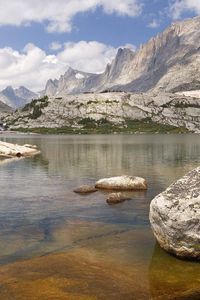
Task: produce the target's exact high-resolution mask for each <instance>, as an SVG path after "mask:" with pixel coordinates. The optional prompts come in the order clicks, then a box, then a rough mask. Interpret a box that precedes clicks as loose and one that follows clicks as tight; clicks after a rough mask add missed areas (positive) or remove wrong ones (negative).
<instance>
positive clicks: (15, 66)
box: [0, 41, 134, 91]
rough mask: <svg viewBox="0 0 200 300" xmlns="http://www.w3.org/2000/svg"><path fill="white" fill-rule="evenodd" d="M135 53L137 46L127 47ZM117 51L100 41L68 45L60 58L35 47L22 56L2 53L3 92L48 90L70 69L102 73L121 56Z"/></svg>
mask: <svg viewBox="0 0 200 300" xmlns="http://www.w3.org/2000/svg"><path fill="white" fill-rule="evenodd" d="M126 46H128V47H129V48H132V49H134V46H133V45H130V44H128V45H126ZM117 50H118V49H117V48H114V47H112V46H108V45H105V44H102V43H99V42H96V41H91V42H86V41H80V42H78V43H66V44H65V45H64V48H63V50H61V51H60V52H58V53H57V55H48V54H47V53H45V51H43V50H42V49H40V48H39V47H36V46H35V45H33V44H28V45H26V46H25V48H24V49H23V51H22V52H19V51H15V50H14V49H12V48H2V49H0V69H1V72H0V90H1V89H3V88H5V87H6V86H8V85H12V86H13V87H18V86H20V85H24V86H26V87H28V88H30V89H33V90H35V91H38V90H41V89H43V88H44V86H45V83H46V81H47V80H48V79H49V78H52V79H54V78H59V77H60V75H61V74H64V72H65V71H66V70H67V68H68V67H69V66H70V67H72V68H75V69H78V70H80V71H85V72H92V73H93V72H94V73H97V72H102V71H104V69H105V67H106V64H107V63H110V62H111V61H112V59H113V58H114V57H115V55H116V53H117Z"/></svg>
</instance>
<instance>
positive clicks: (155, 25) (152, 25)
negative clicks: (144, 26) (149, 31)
mask: <svg viewBox="0 0 200 300" xmlns="http://www.w3.org/2000/svg"><path fill="white" fill-rule="evenodd" d="M159 26H160V22H159V20H156V19H154V20H152V21H151V22H150V23H149V24H148V27H149V28H158V27H159Z"/></svg>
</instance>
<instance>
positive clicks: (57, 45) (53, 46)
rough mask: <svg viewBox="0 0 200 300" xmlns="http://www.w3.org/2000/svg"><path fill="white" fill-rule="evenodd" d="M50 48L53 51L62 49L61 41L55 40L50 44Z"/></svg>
mask: <svg viewBox="0 0 200 300" xmlns="http://www.w3.org/2000/svg"><path fill="white" fill-rule="evenodd" d="M49 48H50V49H51V50H53V51H57V50H60V49H61V48H62V45H61V43H59V42H53V43H51V44H50V45H49Z"/></svg>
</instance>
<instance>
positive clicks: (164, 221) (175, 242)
mask: <svg viewBox="0 0 200 300" xmlns="http://www.w3.org/2000/svg"><path fill="white" fill-rule="evenodd" d="M149 217H150V222H151V227H152V230H153V233H154V235H155V237H156V239H157V241H158V243H159V244H160V246H161V247H162V248H163V249H165V250H166V251H168V252H170V253H173V254H175V255H177V256H179V257H182V258H189V259H197V260H200V167H198V168H196V169H194V170H193V171H191V172H189V173H188V174H187V175H185V176H184V177H183V178H181V179H179V180H178V181H177V182H175V183H174V184H172V185H170V186H169V187H168V188H167V189H166V190H165V191H164V192H163V193H161V194H159V195H158V196H156V197H155V198H154V199H153V200H152V202H151V205H150V215H149Z"/></svg>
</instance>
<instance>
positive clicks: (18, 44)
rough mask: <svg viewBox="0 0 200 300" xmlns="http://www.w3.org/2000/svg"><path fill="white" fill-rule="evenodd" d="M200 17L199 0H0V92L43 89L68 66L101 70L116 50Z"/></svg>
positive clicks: (142, 42) (134, 48) (93, 70)
mask: <svg viewBox="0 0 200 300" xmlns="http://www.w3.org/2000/svg"><path fill="white" fill-rule="evenodd" d="M199 14H200V0H56V1H55V0H42V1H41V0H7V1H5V0H0V90H1V89H3V88H5V87H6V86H9V85H12V86H13V87H18V86H21V85H23V86H26V87H27V88H30V89H32V90H33V91H40V90H42V89H44V86H45V83H46V81H47V80H48V79H49V78H52V79H55V78H59V77H60V75H62V74H64V73H65V72H66V70H67V69H68V67H69V66H70V67H72V68H75V69H78V70H81V71H85V72H92V73H100V72H103V71H104V69H105V67H106V65H107V64H108V63H110V62H111V61H112V60H113V59H114V57H115V55H116V53H117V50H118V49H119V48H120V47H122V48H123V47H128V48H131V49H132V50H133V51H136V50H137V48H138V47H139V46H140V44H144V43H146V42H147V41H148V40H149V39H150V38H151V37H153V36H155V35H156V34H157V33H159V32H161V31H163V30H164V29H165V28H166V27H168V26H169V25H170V24H171V23H172V22H175V21H177V20H180V19H185V18H190V17H194V16H197V15H199Z"/></svg>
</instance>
